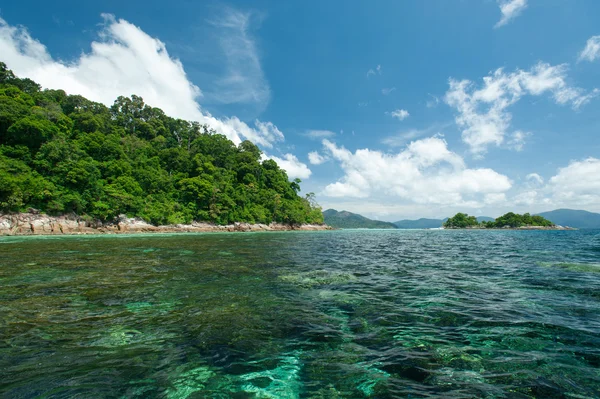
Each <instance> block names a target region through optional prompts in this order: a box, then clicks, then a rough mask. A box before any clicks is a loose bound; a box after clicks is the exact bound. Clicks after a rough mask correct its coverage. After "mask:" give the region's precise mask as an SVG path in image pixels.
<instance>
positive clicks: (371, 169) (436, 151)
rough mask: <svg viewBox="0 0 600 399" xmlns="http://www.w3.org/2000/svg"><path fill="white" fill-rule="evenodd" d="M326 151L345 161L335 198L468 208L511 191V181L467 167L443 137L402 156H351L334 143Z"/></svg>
mask: <svg viewBox="0 0 600 399" xmlns="http://www.w3.org/2000/svg"><path fill="white" fill-rule="evenodd" d="M323 147H324V151H325V152H326V153H327V155H329V156H330V157H331V158H332V159H334V160H336V161H338V162H339V164H340V166H341V168H342V170H343V171H344V176H343V177H342V178H341V179H340V180H339V181H337V182H335V183H332V184H329V185H328V186H326V187H325V189H324V190H323V195H325V196H329V197H355V198H373V197H380V196H391V197H395V198H400V199H403V200H406V201H409V202H412V203H416V204H438V205H461V204H462V205H468V206H473V205H474V204H478V203H483V201H485V198H486V196H488V197H487V199H488V201H490V200H492V199H496V200H497V199H498V198H499V195H496V196H493V195H492V196H489V195H490V194H503V193H505V192H506V191H507V190H509V189H510V188H511V182H510V180H509V179H508V177H506V176H504V175H501V174H499V173H497V172H495V171H493V170H491V169H487V168H481V169H470V168H467V167H466V165H465V163H464V160H463V159H462V158H461V157H460V156H459V155H457V154H455V153H453V152H451V151H450V150H448V147H447V144H446V142H445V141H444V140H443V139H442V138H440V137H430V138H426V139H422V140H418V141H413V142H412V143H410V144H409V145H408V146H407V147H406V148H405V149H404V150H403V151H401V152H399V153H397V154H386V153H382V152H380V151H373V150H369V149H360V150H357V151H356V152H354V153H353V152H351V151H349V150H347V149H346V148H344V147H339V146H337V145H336V144H335V143H333V142H331V141H329V140H323Z"/></svg>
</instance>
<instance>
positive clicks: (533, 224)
mask: <svg viewBox="0 0 600 399" xmlns="http://www.w3.org/2000/svg"><path fill="white" fill-rule="evenodd" d="M323 215H324V219H325V222H326V223H327V224H330V225H331V226H332V227H335V228H340V229H355V228H364V229H369V228H373V229H393V228H397V229H439V228H442V227H445V228H449V229H452V228H479V229H483V228H489V229H497V228H512V229H517V228H518V229H528V228H529V229H555V230H556V229H561V228H563V226H564V227H565V228H566V227H569V228H576V229H600V214H598V213H593V212H588V211H582V210H574V209H557V210H554V211H550V212H543V213H540V214H535V215H531V214H529V213H526V214H523V215H519V214H515V213H512V212H510V213H507V214H505V215H503V216H500V217H499V218H497V219H494V218H492V217H489V216H477V217H475V216H469V215H467V214H464V213H461V214H460V215H461V216H458V215H455V216H453V217H452V218H445V219H427V218H420V219H416V220H409V219H405V220H399V221H397V222H393V223H391V224H392V225H393V226H391V225H390V223H389V222H384V221H380V220H373V219H369V218H367V217H365V216H362V215H359V214H356V213H352V212H348V211H341V212H338V211H336V210H335V209H328V210H326V211H324V212H323ZM462 215H464V216H462ZM457 216H458V217H457ZM473 218H474V219H473ZM451 219H452V220H451ZM449 220H451V221H450V224H449V225H447V226H444V224H445V223H447V222H448V221H449ZM454 226H456V227H454ZM459 226H460V227H459Z"/></svg>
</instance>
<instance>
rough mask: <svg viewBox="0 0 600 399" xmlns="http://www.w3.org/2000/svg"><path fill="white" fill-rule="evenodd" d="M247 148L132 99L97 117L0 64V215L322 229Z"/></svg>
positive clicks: (290, 185) (278, 173) (282, 175)
mask: <svg viewBox="0 0 600 399" xmlns="http://www.w3.org/2000/svg"><path fill="white" fill-rule="evenodd" d="M261 157H262V153H261V150H260V149H259V148H258V147H257V146H256V145H254V144H253V143H251V142H249V141H244V142H242V143H240V144H239V145H237V146H236V145H235V144H234V143H233V142H232V141H230V140H229V139H227V138H226V137H225V136H223V135H221V134H217V133H216V132H215V131H214V130H212V129H211V127H210V126H207V125H200V124H199V123H197V122H188V121H185V120H181V119H174V118H171V117H169V116H167V115H165V114H164V112H163V111H161V110H160V109H158V108H154V107H150V106H148V105H147V104H145V103H144V101H143V100H142V98H141V97H138V96H135V95H133V96H131V97H130V98H129V97H119V98H117V99H116V101H115V103H114V105H112V106H111V107H106V106H105V105H103V104H100V103H96V102H93V101H90V100H87V99H85V98H84V97H82V96H78V95H68V94H67V93H65V92H64V91H62V90H41V88H40V86H39V85H38V84H37V83H35V82H34V81H32V80H30V79H19V78H17V77H16V76H15V75H14V74H13V73H12V72H11V71H10V70H8V69H7V68H6V65H5V64H4V63H2V62H0V214H1V213H19V212H25V211H27V210H28V209H30V208H32V209H34V210H35V212H36V213H37V212H40V211H41V212H43V213H46V214H49V215H64V214H77V215H80V216H82V217H84V218H87V219H88V220H99V221H102V222H106V221H114V220H115V219H117V218H118V217H119V215H122V214H124V215H127V216H129V217H138V218H141V219H143V220H145V221H147V222H150V223H152V224H155V225H156V224H180V223H186V224H189V223H190V222H192V221H204V222H210V223H215V224H218V225H226V224H231V223H234V222H245V223H263V224H268V223H271V222H278V223H285V224H289V225H297V224H305V223H311V224H312V223H316V224H319V223H322V222H323V216H322V214H321V209H320V208H319V207H318V206H317V205H316V203H315V202H314V196H313V195H312V194H309V195H307V196H306V197H301V196H300V195H299V194H298V193H299V191H300V185H299V183H300V180H298V179H296V180H294V181H292V182H290V181H289V180H288V176H287V174H286V172H285V171H284V170H283V169H281V168H280V167H279V166H278V165H277V163H276V162H275V161H273V160H264V161H263V160H262V159H261Z"/></svg>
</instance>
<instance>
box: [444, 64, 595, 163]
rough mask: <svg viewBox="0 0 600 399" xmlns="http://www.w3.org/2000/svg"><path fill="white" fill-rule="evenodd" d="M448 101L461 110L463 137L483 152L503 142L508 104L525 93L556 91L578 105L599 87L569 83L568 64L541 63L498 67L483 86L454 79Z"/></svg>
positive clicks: (459, 121)
mask: <svg viewBox="0 0 600 399" xmlns="http://www.w3.org/2000/svg"><path fill="white" fill-rule="evenodd" d="M449 85H450V88H449V90H448V92H446V96H445V101H446V103H447V104H448V105H449V106H451V107H453V108H455V109H456V110H457V111H458V116H457V117H456V119H455V121H456V123H457V124H458V126H460V127H462V128H463V129H464V130H463V131H462V139H463V141H464V142H465V143H466V144H468V145H469V147H470V150H471V152H472V153H474V154H479V155H481V154H483V153H485V152H486V151H487V147H488V146H490V145H500V144H502V142H503V141H504V136H505V134H506V131H507V129H508V128H509V126H510V121H511V119H512V115H511V113H510V112H508V108H509V107H510V106H512V105H514V104H515V103H516V102H518V101H519V100H520V99H521V98H522V97H523V96H524V95H533V96H539V95H542V94H544V93H550V94H552V97H553V98H554V101H555V102H556V103H558V104H561V105H563V104H568V103H570V104H571V106H572V107H573V108H574V109H578V108H580V107H581V106H583V105H584V104H586V103H587V102H589V101H590V100H591V99H592V98H593V97H595V96H597V95H598V93H599V91H598V90H597V89H594V90H593V91H591V92H589V93H585V91H584V90H583V89H581V88H578V87H572V86H569V85H568V83H567V65H566V64H561V65H556V66H552V65H550V64H546V63H542V62H540V63H538V64H536V65H535V66H534V67H533V68H531V69H530V70H529V71H523V70H520V69H517V70H516V71H515V72H512V73H506V72H504V70H503V69H502V68H500V69H497V70H496V71H494V72H492V73H491V74H490V75H488V76H486V77H484V78H483V85H482V87H481V88H476V87H475V86H474V84H473V83H472V82H471V81H469V80H461V81H458V80H455V79H450V81H449Z"/></svg>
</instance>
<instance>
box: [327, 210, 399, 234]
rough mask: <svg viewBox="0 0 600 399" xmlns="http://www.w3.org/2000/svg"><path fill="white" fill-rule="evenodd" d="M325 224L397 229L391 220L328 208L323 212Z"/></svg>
mask: <svg viewBox="0 0 600 399" xmlns="http://www.w3.org/2000/svg"><path fill="white" fill-rule="evenodd" d="M323 219H324V222H325V224H327V225H329V226H331V227H334V228H337V229H396V228H397V227H396V225H395V224H394V223H390V222H382V221H380V220H373V219H369V218H366V217H364V216H361V215H358V214H356V213H352V212H347V211H341V212H338V211H336V210H335V209H327V210H326V211H324V212H323Z"/></svg>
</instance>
